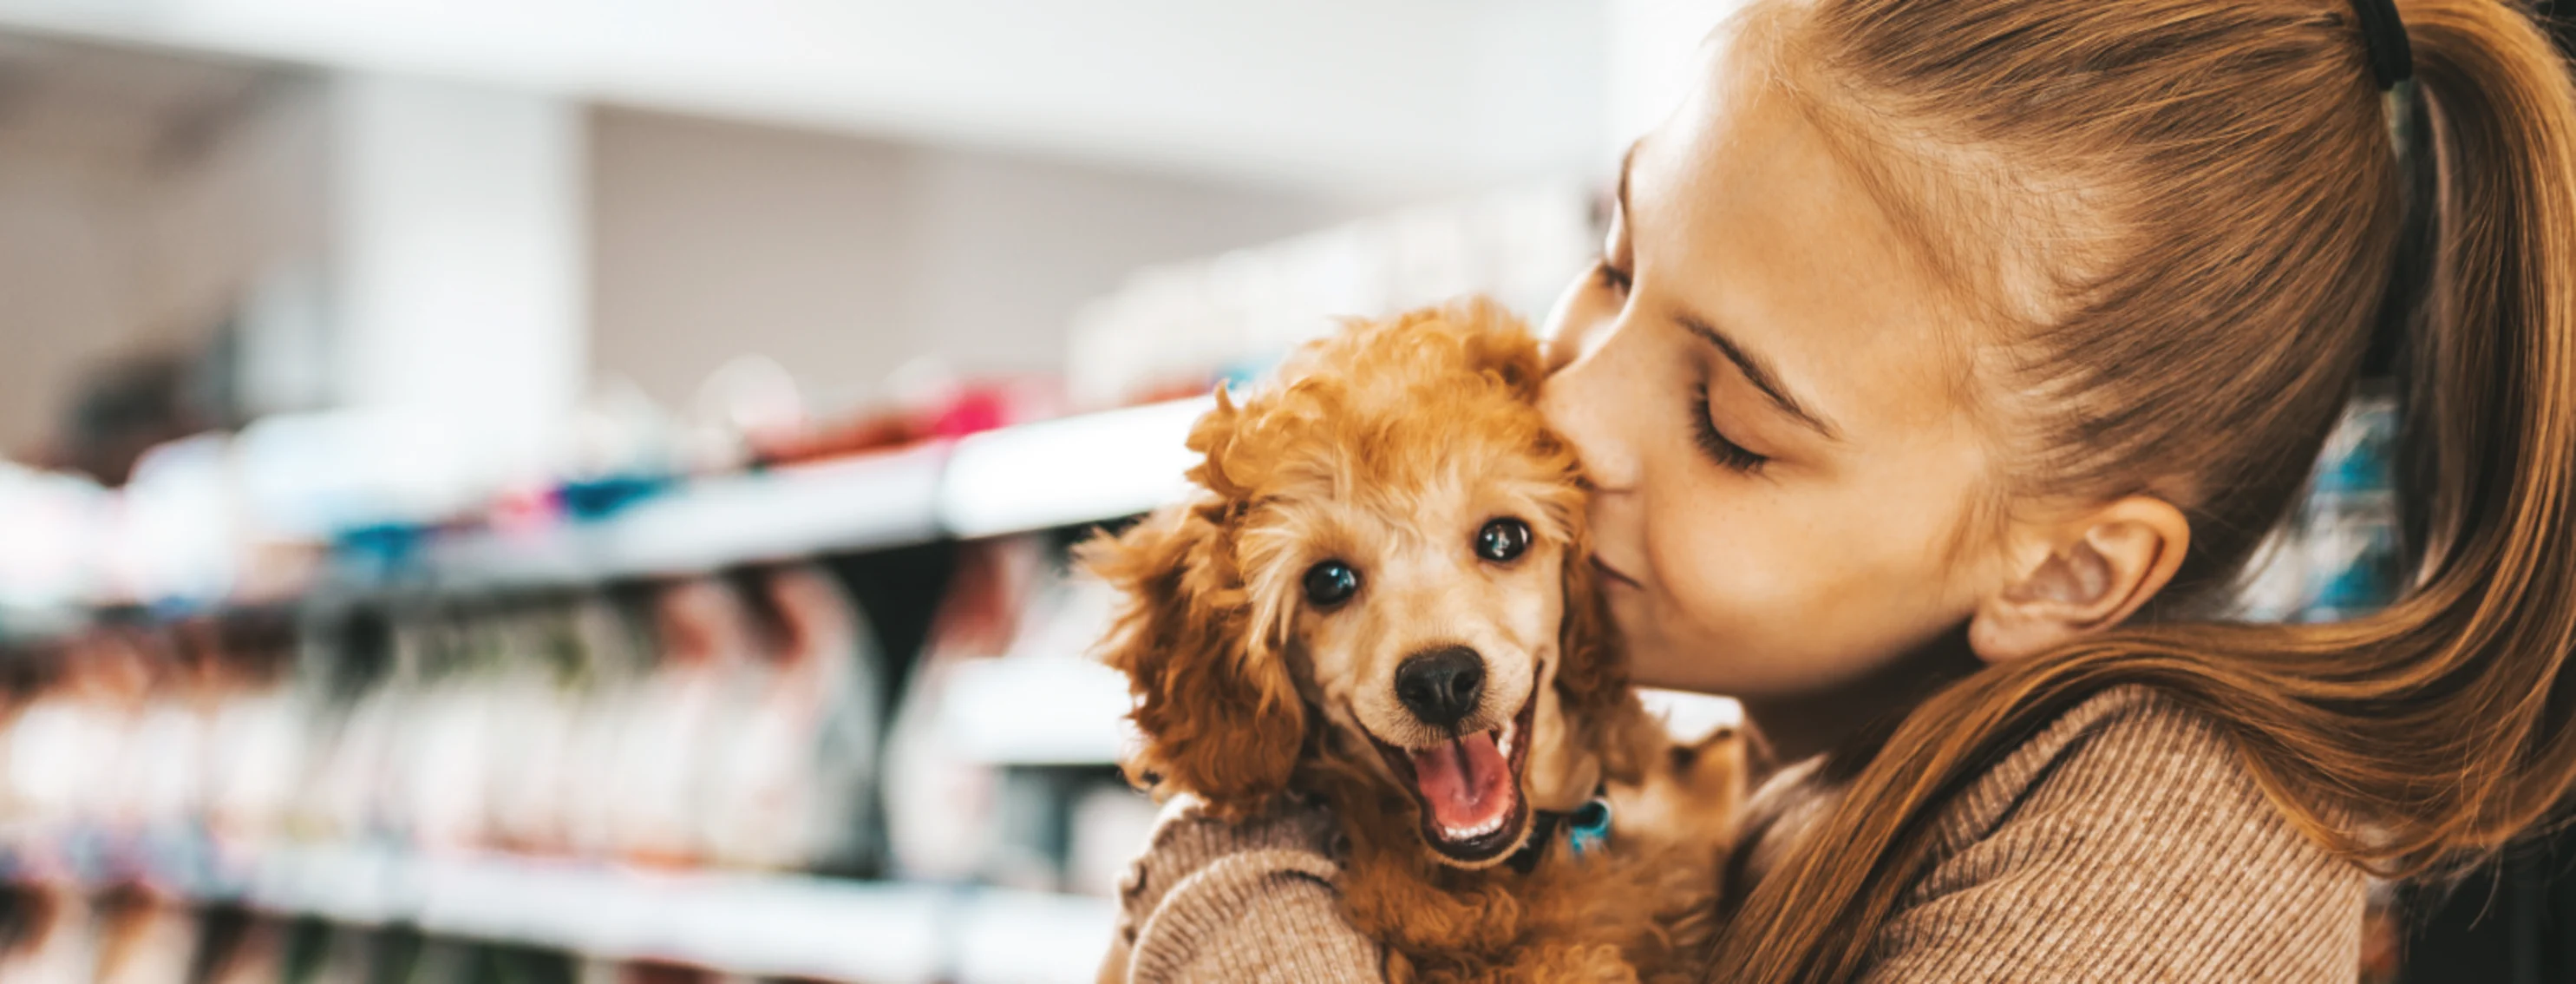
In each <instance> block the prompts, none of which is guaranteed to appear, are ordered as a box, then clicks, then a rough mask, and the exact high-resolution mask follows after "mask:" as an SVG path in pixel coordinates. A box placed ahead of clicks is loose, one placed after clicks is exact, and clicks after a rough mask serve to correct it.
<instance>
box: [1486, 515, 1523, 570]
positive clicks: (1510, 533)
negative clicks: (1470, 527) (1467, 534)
mask: <svg viewBox="0 0 2576 984" xmlns="http://www.w3.org/2000/svg"><path fill="white" fill-rule="evenodd" d="M1529 545H1530V528H1529V524H1528V523H1524V522H1521V521H1520V520H1517V519H1510V518H1505V519H1497V520H1491V521H1489V522H1487V523H1486V524H1485V528H1484V529H1481V530H1477V531H1476V556H1479V557H1483V558H1485V559H1486V560H1490V561H1493V562H1495V563H1498V564H1499V563H1505V562H1508V561H1510V560H1512V559H1514V558H1516V557H1519V556H1520V555H1521V554H1523V553H1525V552H1527V551H1528V550H1529Z"/></svg>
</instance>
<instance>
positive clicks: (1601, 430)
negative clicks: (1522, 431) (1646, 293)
mask: <svg viewBox="0 0 2576 984" xmlns="http://www.w3.org/2000/svg"><path fill="white" fill-rule="evenodd" d="M1596 330H1600V331H1616V330H1617V329H1616V328H1603V329H1596ZM1585 341H1587V342H1589V344H1585V345H1582V346H1581V347H1580V351H1577V352H1575V353H1574V355H1573V360H1572V361H1571V362H1568V363H1566V364H1565V365H1564V366H1563V367H1562V368H1559V369H1558V370H1557V371H1556V372H1555V374H1553V375H1551V376H1549V377H1548V379H1547V385H1546V387H1545V388H1544V389H1543V390H1542V391H1541V392H1540V394H1539V411H1540V412H1541V413H1544V414H1546V415H1547V422H1548V425H1549V426H1551V427H1554V428H1556V432H1557V433H1559V434H1563V435H1565V439H1566V440H1567V441H1568V442H1570V443H1572V444H1573V445H1574V452H1575V454H1576V456H1578V457H1580V458H1581V459H1582V460H1583V472H1584V477H1585V478H1587V479H1589V480H1590V481H1591V482H1592V485H1593V487H1594V488H1597V489H1600V490H1602V491H1605V492H1620V491H1625V490H1628V489H1631V488H1634V487H1635V486H1636V484H1637V475H1638V460H1637V455H1636V451H1635V446H1634V444H1633V442H1631V441H1630V440H1629V439H1628V436H1627V435H1626V433H1625V432H1624V429H1623V428H1622V427H1621V426H1620V424H1621V421H1623V420H1627V419H1630V418H1631V417H1632V416H1633V415H1631V414H1629V413H1626V412H1625V408H1626V405H1627V403H1628V402H1629V401H1630V400H1631V399H1632V393H1631V391H1633V389H1634V387H1631V386H1623V385H1621V384H1620V383H1619V382H1618V377H1619V375H1620V372H1619V366H1618V364H1617V349H1618V345H1617V344H1616V339H1609V338H1603V339H1586V340H1585Z"/></svg>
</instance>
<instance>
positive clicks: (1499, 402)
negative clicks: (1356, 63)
mask: <svg viewBox="0 0 2576 984" xmlns="http://www.w3.org/2000/svg"><path fill="white" fill-rule="evenodd" d="M1544 373H1545V368H1544V363H1543V362H1542V359H1541V357H1540V354H1539V349H1538V345H1537V342H1536V341H1535V340H1534V339H1532V338H1531V337H1530V335H1529V334H1528V332H1527V331H1526V330H1525V329H1523V328H1522V327H1521V326H1520V325H1519V324H1518V323H1517V322H1515V321H1513V320H1512V319H1511V318H1510V317H1509V316H1507V315H1505V314H1503V313H1502V312H1501V311H1500V310H1499V309H1497V308H1494V307H1491V306H1488V305H1485V304H1482V303H1465V304H1460V305H1455V306H1451V307H1448V308H1444V309H1437V310H1429V311H1421V312H1415V313H1413V314H1408V315H1405V316H1402V317H1399V318H1396V319H1393V320H1390V321H1384V322H1375V323H1353V324H1351V325H1349V326H1347V327H1346V328H1345V329H1344V330H1343V331H1341V332H1339V333H1337V334H1335V335H1333V336H1330V337H1328V338H1324V339H1321V340H1319V341H1316V342H1314V343H1310V344H1309V345H1308V346H1306V347H1305V348H1303V349H1301V350H1300V351H1299V352H1298V353H1297V354H1296V355H1295V356H1294V357H1292V358H1291V360H1290V361H1289V363H1288V364H1287V365H1286V366H1284V367H1283V368H1282V370H1281V373H1280V378H1279V380H1278V381H1277V382H1276V383H1275V384H1273V385H1271V386H1269V387H1267V388H1265V389H1262V390H1261V391H1259V392H1257V393H1255V394H1254V395H1252V396H1250V397H1248V398H1246V399H1245V400H1244V401H1243V402H1242V403H1240V404H1237V403H1236V402H1234V401H1233V400H1232V399H1230V398H1229V397H1228V395H1227V394H1225V393H1222V392H1220V393H1219V394H1218V399H1217V406H1216V408H1215V409H1214V410H1212V411H1210V412H1209V413H1208V414H1207V415H1206V416H1204V417H1202V418H1201V419H1200V420H1199V421H1198V423H1197V425H1196V426H1195V427H1194V428H1193V429H1192V431H1191V433H1190V437H1189V447H1190V448H1191V450H1193V451H1195V452H1197V453H1199V454H1201V455H1203V456H1204V460H1203V461H1202V462H1201V463H1200V464H1199V465H1198V466H1197V467H1195V468H1194V469H1192V471H1191V472H1190V477H1191V480H1192V481H1193V482H1194V483H1196V485H1197V486H1198V487H1199V493H1198V495H1197V496H1196V498H1195V499H1194V500H1193V501H1191V502H1189V503H1187V504H1185V505H1183V506H1180V507H1176V508H1173V509H1169V510H1166V511H1164V512H1161V513H1158V514H1156V515H1154V516H1152V517H1149V518H1147V519H1146V520H1144V521H1142V522H1140V523H1139V524H1138V525H1136V526H1135V527H1133V528H1131V529H1130V530H1128V531H1127V532H1126V533H1125V534H1124V535H1121V536H1118V537H1116V538H1115V539H1106V540H1099V541H1095V542H1093V543H1090V544H1087V545H1086V546H1085V548H1084V550H1083V551H1082V559H1083V562H1084V564H1085V565H1086V566H1087V567H1088V568H1089V569H1090V570H1091V571H1093V572H1094V573H1096V574H1098V575H1099V576H1101V577H1103V578H1104V579H1106V580H1107V581H1108V582H1109V583H1110V584H1111V585H1113V586H1114V587H1116V588H1118V589H1119V590H1120V591H1121V592H1122V593H1123V594H1124V596H1125V598H1126V605H1125V608H1124V609H1123V611H1121V613H1120V615H1119V618H1118V621H1117V622H1116V623H1115V625H1114V627H1113V629H1112V632H1111V634H1110V638H1109V640H1108V642H1107V643H1106V644H1105V645H1104V651H1103V655H1104V658H1105V659H1106V661H1107V662H1108V663H1110V664H1111V665H1113V666H1115V667H1117V668H1118V669H1120V670H1122V671H1124V672H1125V673H1126V674H1127V675H1128V677H1129V680H1130V682H1131V685H1132V689H1133V691H1134V693H1135V696H1136V698H1137V704H1136V707H1135V711H1134V713H1133V720H1134V722H1135V724H1136V725H1137V729H1138V731H1139V732H1141V735H1142V738H1143V743H1142V747H1141V749H1140V750H1139V751H1138V752H1137V753H1136V754H1135V755H1134V756H1133V758H1132V760H1131V761H1130V763H1129V767H1130V775H1131V776H1138V777H1142V778H1143V779H1145V780H1146V781H1148V782H1150V783H1151V784H1152V785H1153V786H1154V788H1155V789H1156V792H1157V794H1158V795H1168V794H1172V793H1187V794H1190V795H1193V796H1195V797H1197V798H1198V799H1199V800H1200V801H1202V804H1203V806H1202V809H1204V810H1205V811H1207V812H1209V813H1212V814H1215V815H1217V816H1222V817H1246V816H1251V815H1254V814H1256V813H1258V812H1260V811H1261V810H1263V809H1264V808H1265V807H1266V806H1267V805H1268V804H1271V803H1272V802H1273V800H1274V798H1275V797H1277V796H1279V795H1281V794H1282V793H1287V792H1294V793H1297V794H1302V795H1305V796H1309V797H1316V798H1320V799H1321V800H1322V801H1323V802H1325V803H1326V804H1328V805H1329V806H1330V807H1331V810H1332V815H1333V817H1334V819H1335V822H1337V823H1339V824H1340V825H1341V827H1342V834H1343V835H1344V841H1345V843H1346V844H1347V848H1346V850H1345V851H1344V857H1342V858H1341V861H1342V867H1341V873H1340V876H1339V882H1338V883H1337V885H1336V887H1337V888H1338V889H1339V893H1340V898H1341V904H1342V906H1343V909H1344V914H1345V916H1347V917H1348V919H1349V920H1350V922H1351V923H1352V925H1354V926H1355V927H1357V928H1358V929H1359V930H1360V931H1361V932H1363V933H1364V934H1366V935H1368V936H1369V937H1371V938H1373V939H1375V940H1377V941H1379V942H1380V943H1382V944H1384V945H1385V946H1386V948H1387V951H1388V961H1387V965H1388V966H1387V969H1388V971H1389V977H1390V979H1393V980H1404V979H1413V978H1420V979H1432V980H1468V979H1480V980H1481V979H1492V980H1505V979H1508V980H1586V981H1595V980H1618V979H1630V980H1633V979H1637V978H1638V977H1639V976H1640V972H1641V971H1642V972H1644V973H1645V974H1646V975H1647V976H1667V975H1669V976H1673V977H1677V978H1683V979H1692V975H1691V974H1690V968H1689V967H1688V964H1689V959H1690V958H1691V957H1693V956H1695V955H1696V954H1697V952H1698V942H1699V939H1700V938H1701V937H1702V936H1704V935H1705V933H1706V931H1707V929H1708V928H1709V927H1708V926H1707V925H1706V922H1707V920H1708V919H1709V918H1713V916H1709V915H1707V913H1710V912H1712V911H1713V895H1714V892H1715V884H1716V882H1715V876H1714V867H1715V863H1716V857H1717V855H1718V852H1720V851H1721V850H1722V849H1723V847H1724V841H1725V838H1724V834H1723V827H1722V825H1718V824H1713V823H1711V822H1710V820H1709V818H1707V817H1705V816H1702V817H1695V818H1691V819H1694V820H1696V821H1697V823H1695V824H1691V825H1689V826H1687V827H1683V826H1680V825H1677V824H1668V825H1665V829H1663V830H1662V831H1656V830H1653V829H1645V830H1641V829H1638V828H1637V826H1636V825H1635V824H1626V825H1621V824H1607V825H1601V824H1595V826H1606V827H1609V828H1612V829H1614V830H1616V831H1617V833H1616V834H1614V835H1613V840H1614V841H1616V843H1612V844H1610V845H1608V846H1607V847H1606V848H1596V849H1593V850H1590V851H1588V852H1586V853H1585V856H1582V857H1577V856H1576V854H1577V848H1576V844H1577V842H1578V840H1579V839H1582V838H1584V832H1582V831H1577V832H1575V833H1574V834H1572V835H1569V834H1568V833H1567V832H1566V827H1567V826H1568V824H1567V823H1566V822H1565V818H1566V817H1568V816H1569V815H1582V816H1586V817H1590V818H1592V821H1597V820H1598V819H1599V813H1600V812H1601V811H1600V803H1599V802H1598V801H1597V799H1596V794H1597V793H1599V792H1601V791H1603V790H1604V789H1605V788H1606V789H1608V790H1611V791H1613V792H1616V793H1618V794H1620V797H1618V798H1626V799H1629V800H1631V801H1635V802H1640V803H1652V804H1657V805H1660V804H1663V803H1667V802H1679V801H1681V800H1677V799H1676V797H1681V798H1682V799H1689V800H1691V801H1693V802H1697V801H1699V800H1701V799H1706V798H1707V797H1708V796H1711V795H1714V796H1717V797H1719V798H1720V799H1723V801H1724V802H1727V803H1732V802H1733V800H1732V799H1731V798H1725V797H1728V796H1731V794H1730V793H1727V792H1725V789H1724V787H1727V786H1729V785H1730V784H1733V783H1738V782H1740V778H1739V777H1738V776H1739V774H1738V773H1731V772H1727V771H1725V770H1724V769H1723V768H1717V767H1712V765H1711V763H1724V762H1730V761H1737V759H1729V758H1727V757H1726V756H1725V755H1723V754H1719V755H1704V754H1699V752H1698V751H1697V750H1695V751H1694V752H1693V754H1691V755H1689V756H1677V755H1673V754H1669V746H1670V744H1671V743H1670V741H1669V740H1668V739H1666V738H1665V737H1664V736H1663V734H1662V731H1661V729H1660V728H1659V727H1657V726H1656V724H1655V722H1654V721H1652V720H1650V719H1648V718H1647V717H1646V715H1645V712H1644V710H1643V708H1642V707H1641V706H1640V705H1639V704H1638V702H1637V699H1636V696H1635V694H1634V692H1633V691H1632V690H1631V689H1630V688H1629V686H1628V681H1627V678H1626V673H1625V670H1624V668H1623V666H1622V664H1621V663H1620V662H1619V660H1618V659H1617V658H1616V657H1615V655H1614V648H1613V647H1612V645H1611V644H1610V643H1611V640H1610V638H1609V634H1608V628H1607V622H1606V620H1605V618H1604V616H1603V613H1602V612H1601V610H1600V609H1599V607H1598V603H1597V600H1596V595H1595V592H1594V585H1593V576H1594V570H1593V567H1592V565H1591V563H1590V562H1589V559H1588V555H1587V553H1586V540H1585V534H1584V529H1583V525H1582V522H1583V515H1584V496H1585V491H1584V487H1583V484H1582V481H1581V478H1580V474H1579V471H1580V470H1579V465H1578V463H1577V460H1576V457H1575V454H1574V451H1573V449H1572V448H1571V447H1569V446H1568V445H1567V444H1566V443H1565V441H1564V440H1563V439H1561V438H1560V437H1558V436H1557V435H1556V434H1555V433H1553V432H1552V431H1550V430H1549V429H1548V427H1547V425H1546V423H1545V421H1544V419H1543V418H1542V417H1541V415H1540V414H1539V412H1538V409H1537V405H1536V400H1537V396H1538V388H1539V383H1540V380H1541V378H1542V376H1543V375H1544ZM1711 788H1715V789H1716V790H1717V791H1716V792H1714V793H1703V792H1694V791H1695V790H1707V789H1711ZM1616 799H1617V798H1614V803H1615V801H1616ZM1587 807H1588V809H1587ZM1653 812H1654V810H1653V809H1648V810H1646V811H1645V813H1643V814H1641V815H1647V814H1652V813H1653ZM1592 821H1587V822H1592ZM1594 836H1597V831H1595V832H1594ZM1113 964H1114V961H1113ZM1112 973H1113V974H1114V973H1115V971H1114V970H1113V971H1112ZM1105 976H1106V975H1105Z"/></svg>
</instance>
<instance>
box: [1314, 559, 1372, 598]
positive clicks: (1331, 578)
mask: <svg viewBox="0 0 2576 984" xmlns="http://www.w3.org/2000/svg"><path fill="white" fill-rule="evenodd" d="M1359 590H1360V572H1358V571H1355V570H1352V569H1351V565H1349V564H1345V563H1342V562H1341V561H1338V560H1327V561H1324V562H1322V563H1319V564H1316V565H1315V566H1313V567H1309V568H1306V601H1307V603H1308V604H1312V605H1314V606H1315V607H1317V608H1331V607H1333V606H1335V605H1339V604H1341V603H1342V602H1345V601H1349V600H1350V599H1351V595H1353V594H1356V593H1358V592H1359Z"/></svg>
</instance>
